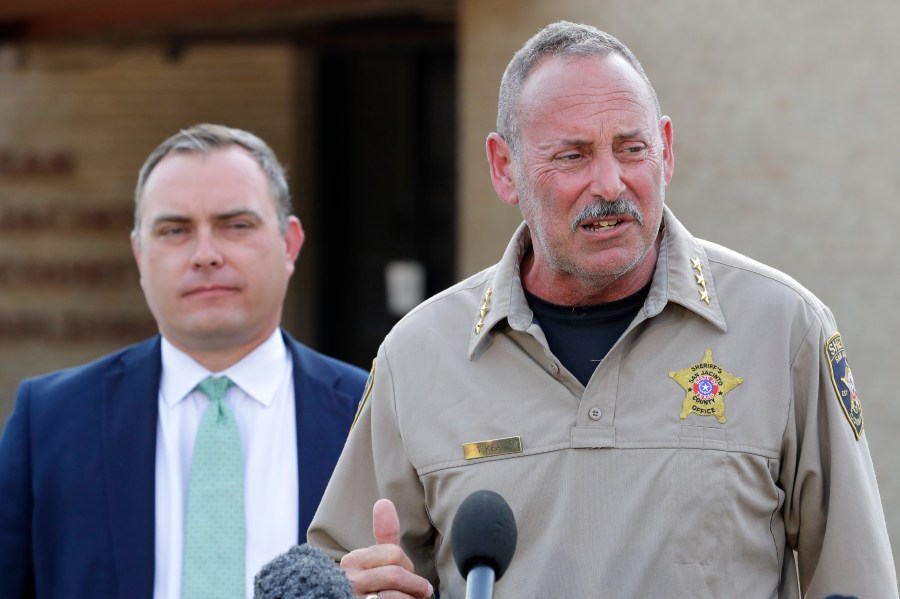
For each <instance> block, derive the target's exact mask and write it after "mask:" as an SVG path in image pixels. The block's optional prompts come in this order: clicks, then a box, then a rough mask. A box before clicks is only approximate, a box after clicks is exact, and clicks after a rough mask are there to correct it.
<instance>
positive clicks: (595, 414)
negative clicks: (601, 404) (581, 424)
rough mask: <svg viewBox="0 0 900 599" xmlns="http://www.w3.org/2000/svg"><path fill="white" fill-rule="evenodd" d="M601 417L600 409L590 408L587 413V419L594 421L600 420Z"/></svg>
mask: <svg viewBox="0 0 900 599" xmlns="http://www.w3.org/2000/svg"><path fill="white" fill-rule="evenodd" d="M601 416H603V412H601V411H600V408H591V410H590V411H589V412H588V418H590V419H591V420H594V421H597V420H600V417H601Z"/></svg>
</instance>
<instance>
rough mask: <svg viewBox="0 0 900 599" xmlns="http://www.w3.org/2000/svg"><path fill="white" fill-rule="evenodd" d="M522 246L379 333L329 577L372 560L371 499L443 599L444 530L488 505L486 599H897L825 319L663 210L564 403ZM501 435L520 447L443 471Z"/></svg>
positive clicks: (330, 542)
mask: <svg viewBox="0 0 900 599" xmlns="http://www.w3.org/2000/svg"><path fill="white" fill-rule="evenodd" d="M529 245H530V240H529V234H528V230H527V228H526V227H525V226H524V225H523V227H521V228H520V229H519V231H518V232H517V233H516V235H515V237H514V238H513V239H512V241H511V242H510V245H509V247H508V249H507V251H506V253H505V254H504V256H503V259H502V260H501V262H500V263H499V264H498V265H496V266H494V267H492V268H489V269H487V270H485V271H483V272H481V273H479V274H477V275H475V276H473V277H471V278H469V279H467V280H465V281H463V282H462V283H459V284H458V285H456V286H454V287H452V288H450V289H448V290H446V291H444V292H443V293H441V294H439V295H437V296H435V297H433V298H431V299H430V300H428V301H426V302H425V303H424V304H422V305H421V306H419V307H418V308H416V309H415V310H413V311H412V312H411V313H410V314H409V315H407V316H406V317H405V318H404V319H403V320H402V321H401V322H400V323H399V324H398V325H397V326H396V327H395V328H394V329H393V331H391V333H390V334H389V335H388V336H387V337H386V339H385V341H384V343H383V344H382V346H381V348H380V349H379V352H378V356H377V359H376V363H375V368H374V371H373V376H372V379H371V389H370V391H369V392H367V398H366V400H365V402H364V404H363V406H362V408H361V412H360V414H359V420H358V421H357V423H356V425H355V426H354V428H353V430H352V432H351V434H350V437H349V439H348V442H347V446H346V447H345V449H344V453H343V455H342V457H341V459H340V461H339V463H338V466H337V469H336V471H335V473H334V476H333V478H332V479H331V483H330V484H329V486H328V489H327V491H326V493H325V496H324V499H323V501H322V504H321V506H320V508H319V511H318V513H317V514H316V517H315V519H314V520H313V523H312V526H311V527H310V531H309V541H310V543H312V544H314V545H318V546H321V547H323V548H326V550H328V551H329V552H330V554H331V556H332V557H334V558H336V559H339V558H340V557H341V556H342V555H343V554H344V553H346V552H347V551H349V550H351V549H354V548H358V547H364V546H368V545H370V544H372V543H373V537H372V523H371V513H372V504H373V503H374V502H375V501H376V500H377V499H378V498H379V497H387V498H389V499H391V500H392V501H393V502H394V503H395V504H396V506H397V509H398V512H399V515H400V523H401V528H402V543H403V545H404V548H405V549H406V551H407V552H408V553H409V555H410V557H411V558H412V560H413V562H414V563H415V566H416V571H417V572H418V573H419V574H421V575H423V576H425V577H427V578H428V579H429V580H431V581H432V582H433V583H435V585H436V587H437V584H438V581H439V585H440V586H439V589H440V595H441V598H442V599H462V598H463V597H464V596H465V581H464V580H463V579H462V577H461V576H460V574H459V572H458V570H457V568H456V565H455V564H454V562H453V557H452V552H451V547H450V528H451V523H452V520H453V516H454V514H455V513H456V510H457V508H458V506H459V505H460V503H461V502H462V501H463V499H465V498H466V497H467V496H468V495H469V494H470V493H472V492H474V491H476V490H479V489H490V490H493V491H496V492H498V493H500V495H502V496H503V497H504V498H506V500H507V501H508V502H509V504H510V506H511V507H512V510H513V513H514V514H515V518H516V523H517V526H518V544H517V548H516V553H515V555H514V557H513V559H512V563H511V565H510V567H509V569H508V570H507V572H506V574H505V575H504V576H503V577H502V578H501V579H500V580H499V581H498V582H497V585H496V590H495V596H496V597H498V598H500V599H504V598H529V599H530V598H550V597H578V598H582V597H591V598H596V597H600V598H616V599H620V598H662V597H666V598H675V599H677V598H684V599H701V598H716V599H731V598H740V599H748V598H749V599H754V598H760V599H763V598H764V599H769V598H787V597H791V598H793V597H799V596H800V589H802V590H803V592H804V596H806V597H813V598H816V599H820V598H821V597H823V596H825V595H828V594H831V593H843V594H854V595H858V596H859V597H860V598H861V599H882V598H893V597H897V582H896V574H895V572H894V566H893V558H892V555H891V549H890V545H889V543H888V538H887V532H886V527H885V522H884V514H883V512H882V507H881V502H880V499H879V495H878V487H877V485H876V482H875V475H874V471H873V468H872V462H871V458H870V456H869V450H868V447H867V445H866V439H865V434H864V433H862V432H861V425H862V420H861V418H862V414H861V412H860V411H859V402H858V400H857V398H856V393H855V387H854V386H853V381H852V375H851V374H850V369H849V367H848V366H847V361H846V357H845V354H844V351H843V348H842V346H841V343H840V341H841V340H840V336H839V335H838V334H837V329H836V326H835V322H834V318H833V316H832V314H831V313H830V311H829V310H828V308H826V307H825V306H824V305H822V303H821V302H820V301H819V300H818V299H816V298H815V297H814V296H813V295H812V294H811V293H810V292H809V291H807V290H806V289H804V288H803V287H802V286H800V285H799V284H798V283H796V282H795V281H794V280H792V279H791V278H789V277H787V276H786V275H784V274H782V273H780V272H777V271H775V270H773V269H771V268H768V267H766V266H763V265H761V264H759V263H756V262H754V261H752V260H750V259H748V258H746V257H743V256H741V255H739V254H736V253H734V252H732V251H729V250H727V249H725V248H722V247H720V246H717V245H715V244H712V243H708V242H704V241H701V240H698V239H695V238H694V237H692V236H691V235H690V234H689V233H688V232H687V230H686V229H685V228H684V227H683V226H682V225H681V224H680V223H679V222H678V221H677V220H676V219H675V218H674V216H673V215H672V213H671V212H670V211H668V209H666V214H665V234H664V239H663V242H662V245H661V250H660V255H659V259H658V263H657V267H656V272H655V274H654V277H653V282H652V285H651V288H650V292H649V295H648V297H647V299H646V301H645V303H644V307H643V309H642V310H641V311H640V312H639V314H638V315H637V316H636V317H635V319H634V322H632V323H631V325H630V326H629V328H628V330H627V331H626V332H625V333H624V334H623V335H622V337H621V338H620V339H619V340H618V342H617V343H616V344H615V345H614V346H613V348H612V349H611V350H610V352H609V354H608V355H607V356H606V357H605V358H604V359H603V361H602V362H601V363H600V364H599V365H598V367H597V369H596V371H595V372H594V375H593V376H592V378H591V380H590V381H589V383H588V385H587V387H583V386H582V385H581V384H580V383H579V382H578V381H577V380H576V378H575V377H574V376H573V375H571V374H570V373H569V372H568V371H566V369H565V368H564V367H563V366H562V365H560V363H559V362H558V361H557V359H556V358H555V357H554V355H553V354H552V353H551V352H550V350H549V348H548V346H547V343H546V340H545V337H544V335H543V333H542V332H541V330H540V328H539V327H538V326H537V324H536V323H535V322H534V320H533V317H532V313H531V310H530V309H529V308H528V305H527V303H526V301H525V298H524V295H523V291H522V284H521V281H520V279H519V264H520V262H521V259H522V256H523V255H524V253H525V252H526V250H527V248H528V247H529ZM489 290H490V293H489V294H488V291H489ZM707 299H708V301H707ZM482 312H483V313H484V316H483V318H482ZM833 372H834V374H833ZM857 431H859V434H860V437H859V439H857ZM511 437H518V438H519V439H520V444H521V451H515V449H516V447H515V446H516V442H515V441H502V442H496V443H494V444H491V445H482V446H480V447H481V448H480V449H478V447H477V446H476V447H475V448H473V449H470V451H471V452H474V453H475V454H476V455H481V456H484V457H474V458H471V459H466V458H465V457H464V445H466V444H470V443H473V442H479V441H487V440H494V439H508V438H511ZM513 451H515V452H513ZM792 550H795V551H796V552H797V554H798V561H797V563H798V565H799V576H798V569H797V566H795V560H794V556H793V552H792ZM798 582H799V587H800V589H798Z"/></svg>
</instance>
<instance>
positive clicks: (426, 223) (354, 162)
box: [316, 40, 456, 368]
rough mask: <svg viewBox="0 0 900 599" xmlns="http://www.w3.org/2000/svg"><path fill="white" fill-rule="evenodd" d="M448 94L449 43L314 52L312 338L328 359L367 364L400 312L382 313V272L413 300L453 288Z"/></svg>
mask: <svg viewBox="0 0 900 599" xmlns="http://www.w3.org/2000/svg"><path fill="white" fill-rule="evenodd" d="M455 88H456V86H455V54H454V48H453V45H452V41H447V40H442V41H429V40H417V41H414V42H409V41H407V42H406V43H399V44H397V45H391V44H384V45H381V46H379V47H375V48H364V47H353V48H335V49H328V48H323V49H322V50H321V51H320V53H319V63H318V115H319V118H318V119H317V124H316V127H317V131H318V141H317V150H316V156H317V161H318V168H317V183H316V186H317V194H316V195H317V198H318V202H317V208H316V210H317V214H318V216H317V219H316V221H317V231H316V235H317V237H318V238H319V240H320V245H319V251H318V264H317V268H316V271H317V281H316V296H317V299H316V304H317V306H318V316H317V319H318V322H317V327H316V328H317V332H316V339H317V346H318V348H319V349H320V350H321V351H323V352H324V353H326V354H329V355H332V356H335V357H338V358H341V359H343V360H346V361H348V362H351V363H354V364H358V365H360V366H363V367H365V368H368V365H369V364H371V361H372V358H374V356H375V353H376V351H377V349H378V345H379V344H380V343H381V341H382V339H383V338H384V336H385V334H386V333H387V332H388V331H389V330H390V328H391V327H392V326H393V325H394V323H396V322H397V320H399V318H400V316H402V311H403V310H402V307H401V308H400V309H398V308H397V307H396V306H394V308H393V309H391V308H389V305H388V303H389V299H394V300H396V299H397V294H389V292H388V289H387V285H386V281H385V279H386V273H387V272H388V271H390V272H392V273H394V274H399V279H400V283H401V285H400V287H401V288H402V289H401V291H405V292H406V294H407V295H409V294H410V293H411V294H412V297H413V298H415V297H417V296H421V297H423V298H424V297H428V296H430V295H432V294H433V293H436V292H437V291H440V290H441V289H443V288H445V287H447V286H449V285H451V284H453V283H454V282H455V264H454V262H455V256H456V246H455V239H456V233H455V231H456V227H455V204H456V197H455V192H456V189H455V185H456V173H455V137H456V122H455V115H456V103H455ZM418 275H421V276H420V277H419V279H418V280H421V281H423V285H422V288H421V293H418V292H416V285H415V281H416V280H417V276H418ZM393 280H395V281H396V280H397V279H393ZM389 295H390V297H389ZM401 295H403V294H402V293H401ZM403 299H404V298H401V300H403ZM405 300H406V301H407V304H406V305H408V302H409V298H408V297H407V298H405ZM402 305H404V304H403V302H402V301H401V306H402Z"/></svg>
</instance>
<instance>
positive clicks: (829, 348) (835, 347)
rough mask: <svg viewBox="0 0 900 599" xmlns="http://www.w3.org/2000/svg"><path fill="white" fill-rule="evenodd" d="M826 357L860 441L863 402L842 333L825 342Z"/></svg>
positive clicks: (835, 386) (832, 379) (836, 387)
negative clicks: (851, 370)
mask: <svg viewBox="0 0 900 599" xmlns="http://www.w3.org/2000/svg"><path fill="white" fill-rule="evenodd" d="M825 357H826V358H828V369H829V370H830V371H831V383H832V384H833V385H834V390H835V392H836V393H837V396H838V400H839V401H840V402H841V407H842V408H844V414H845V415H846V416H847V420H848V421H849V422H850V428H852V429H853V434H854V435H856V440H857V441H859V434H860V433H861V432H862V430H863V415H862V404H861V403H860V401H859V397H858V396H857V395H856V385H854V384H853V374H852V373H851V372H850V365H849V364H848V363H847V351H846V350H845V349H844V342H843V341H841V334H840V333H835V334H834V335H832V336H831V337H829V338H828V341H826V342H825Z"/></svg>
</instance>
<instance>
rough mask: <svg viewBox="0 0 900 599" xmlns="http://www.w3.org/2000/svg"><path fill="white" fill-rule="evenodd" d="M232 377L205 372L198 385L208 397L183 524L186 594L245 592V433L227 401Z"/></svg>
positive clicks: (206, 597) (222, 598)
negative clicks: (204, 377)
mask: <svg viewBox="0 0 900 599" xmlns="http://www.w3.org/2000/svg"><path fill="white" fill-rule="evenodd" d="M233 384H234V383H232V382H231V381H230V380H229V379H228V377H224V376H222V377H207V378H206V379H204V380H202V381H200V383H199V384H198V385H197V388H198V389H199V390H200V391H202V392H203V393H204V394H205V395H206V396H207V397H208V398H209V406H207V408H206V412H205V413H204V414H203V418H202V420H201V421H200V428H199V429H198V430H197V439H196V440H195V441H194V456H193V458H192V460H191V479H190V483H188V501H187V516H186V518H185V530H184V569H183V573H182V591H183V592H182V599H239V598H241V597H244V594H245V590H244V539H245V532H244V481H243V469H242V465H241V436H240V433H239V432H238V427H237V422H236V421H235V418H234V411H233V410H232V409H231V408H230V407H228V406H227V405H226V404H225V401H224V398H225V392H226V391H227V390H228V388H229V387H231V386H232V385H233Z"/></svg>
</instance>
